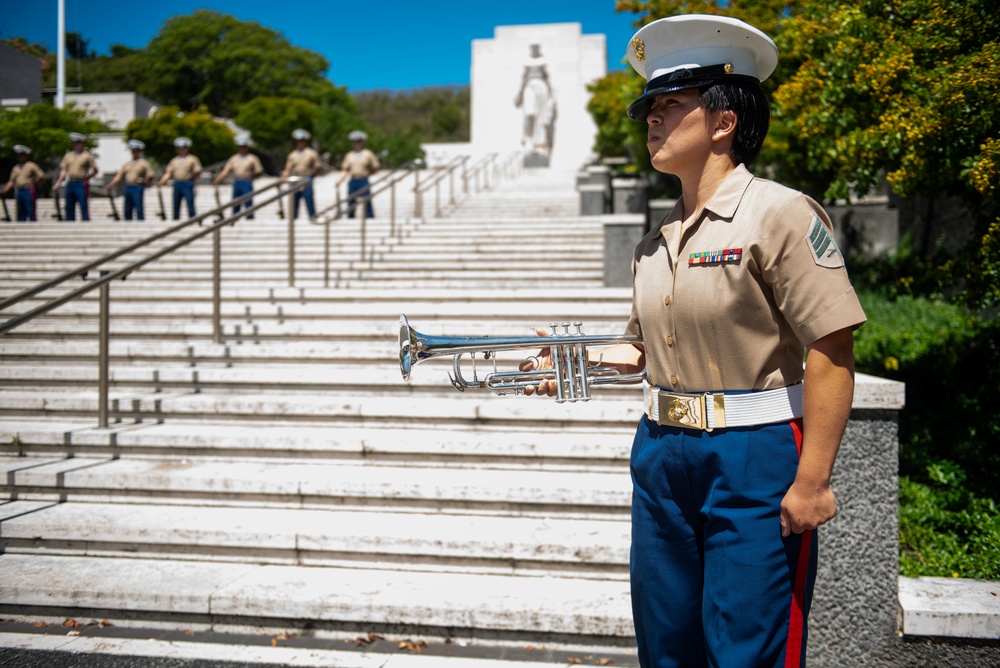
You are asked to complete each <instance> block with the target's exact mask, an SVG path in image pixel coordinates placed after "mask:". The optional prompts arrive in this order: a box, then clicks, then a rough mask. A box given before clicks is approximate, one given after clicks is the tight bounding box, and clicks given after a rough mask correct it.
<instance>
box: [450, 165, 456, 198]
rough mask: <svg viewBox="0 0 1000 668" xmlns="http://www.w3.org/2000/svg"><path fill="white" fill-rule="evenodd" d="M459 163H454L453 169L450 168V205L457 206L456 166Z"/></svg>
mask: <svg viewBox="0 0 1000 668" xmlns="http://www.w3.org/2000/svg"><path fill="white" fill-rule="evenodd" d="M456 166H457V165H452V166H451V169H449V170H448V196H449V199H448V204H449V205H450V206H455V167H456Z"/></svg>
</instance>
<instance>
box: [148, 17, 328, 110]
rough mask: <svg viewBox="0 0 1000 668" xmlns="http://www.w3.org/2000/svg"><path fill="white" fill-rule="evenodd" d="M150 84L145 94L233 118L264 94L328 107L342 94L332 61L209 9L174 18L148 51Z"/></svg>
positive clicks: (252, 24) (153, 40)
mask: <svg viewBox="0 0 1000 668" xmlns="http://www.w3.org/2000/svg"><path fill="white" fill-rule="evenodd" d="M145 58H146V63H147V67H148V72H147V77H146V80H145V81H144V82H143V84H142V87H141V88H140V89H139V91H138V92H140V93H142V94H143V95H145V96H146V97H149V98H150V99H153V100H157V101H159V102H163V103H165V104H172V105H176V106H178V107H180V108H181V109H185V110H191V109H196V108H198V107H199V106H201V105H205V106H207V107H208V108H209V109H211V110H212V111H213V112H214V113H216V114H219V115H222V116H230V117H231V116H232V115H233V114H235V113H236V109H237V107H238V106H239V105H240V104H243V103H244V102H248V101H250V100H253V99H254V98H258V97H298V98H303V99H306V100H309V101H311V102H314V103H317V104H320V103H323V102H328V101H331V100H332V99H333V98H334V97H335V93H336V87H335V86H334V85H333V83H332V82H330V80H329V79H327V78H326V76H325V72H326V70H327V69H328V68H329V63H328V62H327V60H326V59H325V58H324V57H323V56H321V55H320V54H318V53H316V52H315V51H310V50H309V49H304V48H301V47H297V46H294V45H292V44H291V43H290V42H289V41H288V39H287V38H285V37H284V36H282V35H281V33H278V32H277V31H274V30H272V29H270V28H266V27H264V26H262V25H260V24H259V23H257V22H255V21H241V20H239V19H237V18H236V17H234V16H230V15H228V14H222V13H220V12H216V11H211V10H207V9H199V10H197V11H195V12H193V13H191V14H188V15H182V16H175V17H173V18H171V19H168V20H167V21H166V22H165V23H164V24H163V26H162V27H161V28H160V31H159V33H157V35H156V36H155V37H153V39H152V40H150V42H149V44H148V45H147V47H146V49H145Z"/></svg>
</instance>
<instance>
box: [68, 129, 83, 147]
mask: <svg viewBox="0 0 1000 668" xmlns="http://www.w3.org/2000/svg"><path fill="white" fill-rule="evenodd" d="M69 140H70V141H71V142H73V143H74V144H75V143H76V142H78V141H87V137H86V136H85V135H82V134H80V133H79V132H70V133H69Z"/></svg>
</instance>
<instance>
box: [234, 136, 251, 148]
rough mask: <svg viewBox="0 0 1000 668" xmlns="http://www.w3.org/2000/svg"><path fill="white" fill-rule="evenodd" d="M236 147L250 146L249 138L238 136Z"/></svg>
mask: <svg viewBox="0 0 1000 668" xmlns="http://www.w3.org/2000/svg"><path fill="white" fill-rule="evenodd" d="M236 145H237V146H249V145H250V137H248V136H246V135H239V136H238V137H236Z"/></svg>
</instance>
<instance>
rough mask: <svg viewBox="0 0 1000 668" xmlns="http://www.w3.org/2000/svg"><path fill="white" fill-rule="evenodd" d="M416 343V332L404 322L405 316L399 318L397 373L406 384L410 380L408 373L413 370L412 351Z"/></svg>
mask: <svg viewBox="0 0 1000 668" xmlns="http://www.w3.org/2000/svg"><path fill="white" fill-rule="evenodd" d="M416 342H417V336H416V332H414V331H413V328H412V327H410V323H409V322H407V321H406V316H405V315H401V316H399V372H400V373H402V374H403V380H404V381H407V382H409V380H410V371H412V370H413V353H412V351H413V348H414V346H415V345H416Z"/></svg>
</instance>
